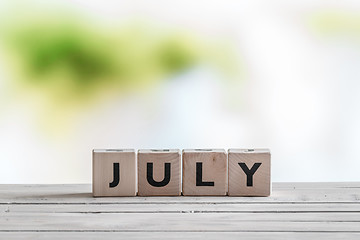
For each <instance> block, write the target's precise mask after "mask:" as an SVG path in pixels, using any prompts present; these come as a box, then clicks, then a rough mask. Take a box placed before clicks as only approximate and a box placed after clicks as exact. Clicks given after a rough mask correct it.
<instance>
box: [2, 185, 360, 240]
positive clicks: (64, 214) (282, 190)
mask: <svg viewBox="0 0 360 240" xmlns="http://www.w3.org/2000/svg"><path fill="white" fill-rule="evenodd" d="M223 237H225V238H227V239H239V238H245V239H249V238H250V239H304V238H306V237H309V238H311V239H315V238H316V239H317V240H319V239H360V182H348V183H274V184H273V191H272V194H271V196H270V197H106V198H105V197H104V198H93V197H92V195H91V185H90V184H77V185H0V239H24V238H32V239H49V238H51V239H104V238H111V239H139V238H146V239H158V238H166V239H203V238H207V239H219V238H223Z"/></svg>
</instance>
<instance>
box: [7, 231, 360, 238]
mask: <svg viewBox="0 0 360 240" xmlns="http://www.w3.org/2000/svg"><path fill="white" fill-rule="evenodd" d="M164 237H166V239H207V240H218V239H227V240H231V239H236V240H238V239H268V240H288V239H294V240H297V239H317V240H322V239H324V240H328V239H340V240H343V239H347V240H351V239H359V238H360V233H319V232H309V233H306V232H291V233H289V232H211V233H207V232H180V233H179V232H167V233H166V234H164V233H163V232H146V233H143V232H11V233H9V232H0V239H7V240H17V239H40V240H42V239H53V240H59V239H74V240H82V239H86V240H88V239H93V240H97V239H101V240H102V239H112V240H116V239H162V238H164Z"/></svg>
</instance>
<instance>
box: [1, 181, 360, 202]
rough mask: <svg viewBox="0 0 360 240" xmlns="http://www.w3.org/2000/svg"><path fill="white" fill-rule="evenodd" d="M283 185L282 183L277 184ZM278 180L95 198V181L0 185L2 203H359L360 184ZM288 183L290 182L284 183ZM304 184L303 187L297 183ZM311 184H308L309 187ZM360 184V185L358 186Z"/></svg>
mask: <svg viewBox="0 0 360 240" xmlns="http://www.w3.org/2000/svg"><path fill="white" fill-rule="evenodd" d="M277 185H279V186H281V185H282V184H277ZM277 185H276V184H274V187H273V192H272V195H271V196H270V197H228V196H226V197H219V196H217V197H184V196H182V197H110V198H93V197H92V196H91V185H89V184H80V185H0V204H9V203H12V204H15V203H18V204H29V203H48V204H69V203H77V204H119V203H132V204H134V203H143V202H147V203H158V204H167V203H170V202H171V203H178V204H185V203H219V204H220V203H224V204H230V203H244V204H253V203H282V202H283V203H315V202H318V203H326V202H333V203H359V202H360V184H352V185H351V184H350V186H352V187H351V188H350V187H348V188H346V185H341V184H334V187H330V186H331V185H332V184H331V183H330V184H329V186H328V188H324V189H323V188H320V187H319V186H318V187H314V188H313V189H311V188H310V186H311V183H309V184H303V183H301V184H294V187H293V188H291V187H288V188H281V187H277ZM284 185H286V184H284ZM298 185H299V186H303V188H299V187H297V186H298ZM305 186H307V188H305ZM357 186H359V187H357Z"/></svg>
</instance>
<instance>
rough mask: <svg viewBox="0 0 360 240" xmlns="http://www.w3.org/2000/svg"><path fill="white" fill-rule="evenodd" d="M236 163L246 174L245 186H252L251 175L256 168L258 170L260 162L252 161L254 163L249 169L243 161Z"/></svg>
mask: <svg viewBox="0 0 360 240" xmlns="http://www.w3.org/2000/svg"><path fill="white" fill-rule="evenodd" d="M238 164H239V165H240V167H241V169H242V170H243V171H244V172H245V174H246V176H247V181H246V186H247V187H252V185H253V175H254V173H255V172H256V170H258V168H259V167H260V165H261V163H254V165H253V166H252V168H251V169H250V170H249V168H248V167H247V166H246V164H245V163H238Z"/></svg>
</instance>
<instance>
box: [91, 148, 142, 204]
mask: <svg viewBox="0 0 360 240" xmlns="http://www.w3.org/2000/svg"><path fill="white" fill-rule="evenodd" d="M114 174H115V175H114ZM92 187H93V196H94V197H105V196H114V197H115V196H136V154H135V150H133V149H98V150H96V149H95V150H93V184H92Z"/></svg>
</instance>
